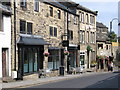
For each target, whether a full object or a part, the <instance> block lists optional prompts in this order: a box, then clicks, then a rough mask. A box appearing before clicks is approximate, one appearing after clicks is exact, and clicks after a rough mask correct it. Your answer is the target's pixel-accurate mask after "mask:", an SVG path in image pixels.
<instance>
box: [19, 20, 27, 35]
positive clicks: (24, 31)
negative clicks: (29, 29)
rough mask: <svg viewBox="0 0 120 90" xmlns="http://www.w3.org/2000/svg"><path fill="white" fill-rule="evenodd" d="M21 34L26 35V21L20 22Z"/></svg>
mask: <svg viewBox="0 0 120 90" xmlns="http://www.w3.org/2000/svg"><path fill="white" fill-rule="evenodd" d="M20 33H26V21H23V20H20Z"/></svg>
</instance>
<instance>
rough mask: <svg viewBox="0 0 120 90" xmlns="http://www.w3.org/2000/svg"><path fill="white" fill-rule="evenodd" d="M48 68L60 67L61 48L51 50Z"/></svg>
mask: <svg viewBox="0 0 120 90" xmlns="http://www.w3.org/2000/svg"><path fill="white" fill-rule="evenodd" d="M49 53H50V56H49V57H48V68H49V69H51V70H55V69H59V50H49Z"/></svg>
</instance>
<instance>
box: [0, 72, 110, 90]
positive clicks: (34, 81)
mask: <svg viewBox="0 0 120 90" xmlns="http://www.w3.org/2000/svg"><path fill="white" fill-rule="evenodd" d="M101 73H110V72H104V71H102V72H85V73H82V74H68V75H64V76H55V77H45V78H44V77H42V78H31V79H26V80H22V81H15V82H9V83H2V80H0V90H1V88H25V87H29V86H34V85H42V84H47V83H49V82H58V81H62V80H69V79H73V78H78V77H84V76H89V75H94V74H101Z"/></svg>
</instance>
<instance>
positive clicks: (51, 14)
mask: <svg viewBox="0 0 120 90" xmlns="http://www.w3.org/2000/svg"><path fill="white" fill-rule="evenodd" d="M50 16H52V17H53V7H50Z"/></svg>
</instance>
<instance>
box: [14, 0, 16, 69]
mask: <svg viewBox="0 0 120 90" xmlns="http://www.w3.org/2000/svg"><path fill="white" fill-rule="evenodd" d="M14 71H16V0H14Z"/></svg>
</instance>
